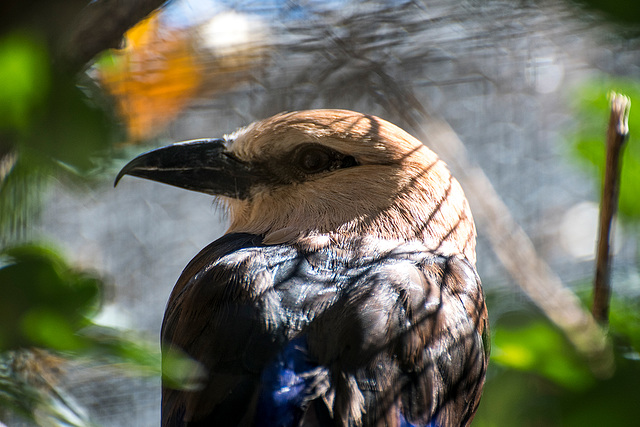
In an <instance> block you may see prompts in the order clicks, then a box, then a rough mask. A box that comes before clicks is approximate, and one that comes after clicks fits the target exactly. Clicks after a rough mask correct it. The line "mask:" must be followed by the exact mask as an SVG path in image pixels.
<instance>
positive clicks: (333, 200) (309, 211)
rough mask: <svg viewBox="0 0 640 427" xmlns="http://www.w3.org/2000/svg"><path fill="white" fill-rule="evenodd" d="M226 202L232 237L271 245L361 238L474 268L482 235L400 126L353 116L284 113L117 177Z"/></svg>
mask: <svg viewBox="0 0 640 427" xmlns="http://www.w3.org/2000/svg"><path fill="white" fill-rule="evenodd" d="M124 175H133V176H137V177H142V178H147V179H151V180H155V181H159V182H163V183H166V184H170V185H175V186H178V187H182V188H186V189H189V190H195V191H200V192H203V193H207V194H211V195H214V196H218V197H220V198H221V200H222V201H223V202H225V204H226V205H227V206H228V208H229V213H230V218H231V226H230V228H229V231H228V232H248V233H253V234H259V235H263V236H264V242H265V243H285V242H290V243H295V242H304V241H307V242H311V241H313V242H315V243H314V244H316V245H320V246H321V245H322V244H323V242H327V243H328V242H330V241H334V242H336V241H337V242H339V241H343V240H344V239H345V238H349V237H353V236H373V237H380V238H385V239H392V240H402V241H408V240H419V241H422V242H424V243H425V244H426V245H427V247H431V248H433V249H439V250H441V251H442V252H445V253H461V254H464V255H465V256H466V257H467V258H468V259H469V260H470V261H471V262H472V263H473V262H475V227H474V224H473V219H472V217H471V212H470V210H469V206H468V204H467V200H466V198H465V196H464V194H463V192H462V189H461V188H460V185H459V184H458V182H457V181H456V180H455V179H454V178H453V177H452V176H451V174H450V172H449V170H448V169H447V167H446V165H445V164H444V162H443V161H442V160H440V159H439V158H438V157H437V156H436V154H435V153H433V152H432V151H431V150H429V149H428V148H427V147H426V146H425V145H424V144H422V143H421V142H420V141H418V140H417V139H415V138H414V137H412V136H411V135H409V134H408V133H407V132H405V131H404V130H402V129H400V128H399V127H397V126H395V125H393V124H391V123H389V122H387V121H385V120H382V119H380V118H378V117H375V116H370V115H365V114H360V113H355V112H352V111H345V110H310V111H299V112H293V113H283V114H279V115H276V116H274V117H271V118H268V119H265V120H262V121H259V122H255V123H253V124H251V125H249V126H247V127H245V128H243V129H240V130H238V131H237V132H235V133H233V134H231V135H228V136H225V137H224V138H221V139H206V140H196V141H187V142H183V143H178V144H173V145H170V146H167V147H164V148H160V149H157V150H153V151H150V152H148V153H145V154H142V155H140V156H139V157H137V158H135V159H134V160H132V161H131V162H129V163H128V164H127V165H126V166H125V167H124V168H123V169H122V170H121V171H120V173H119V174H118V177H117V178H116V183H117V182H118V181H119V180H120V178H122V176H124Z"/></svg>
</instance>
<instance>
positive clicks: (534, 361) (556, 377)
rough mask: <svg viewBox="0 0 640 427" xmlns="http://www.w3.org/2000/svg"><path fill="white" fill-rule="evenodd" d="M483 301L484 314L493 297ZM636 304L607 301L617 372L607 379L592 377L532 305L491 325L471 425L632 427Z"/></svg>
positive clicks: (638, 365)
mask: <svg viewBox="0 0 640 427" xmlns="http://www.w3.org/2000/svg"><path fill="white" fill-rule="evenodd" d="M487 297H488V300H489V304H490V307H489V309H490V312H491V308H492V306H494V305H495V304H498V305H499V304H500V303H499V302H496V298H499V296H496V295H491V294H489V295H487ZM639 304H640V298H616V299H614V300H613V301H612V304H611V314H612V316H611V324H610V336H611V338H612V341H613V345H614V352H615V357H616V360H615V363H616V370H615V372H614V373H613V375H612V376H611V377H610V378H598V377H596V376H594V375H593V374H592V372H591V371H590V370H589V368H588V366H587V365H586V363H585V362H584V361H583V360H582V359H581V358H580V356H579V355H578V354H577V353H576V351H575V350H574V349H573V347H572V346H571V344H570V343H569V341H568V340H567V339H566V338H565V337H564V335H563V334H562V333H561V332H560V331H559V330H558V329H556V327H555V326H554V325H552V324H551V323H550V322H549V321H548V320H547V319H546V318H545V317H544V315H543V314H542V313H541V312H539V311H538V310H537V309H536V307H534V306H533V305H524V306H522V307H519V308H518V309H517V310H513V311H508V312H506V313H505V314H504V315H501V316H498V317H497V318H493V319H492V326H493V337H492V356H491V362H490V364H489V372H488V375H487V382H486V386H485V391H484V394H483V396H482V401H481V404H480V409H479V410H478V414H477V415H476V418H475V421H474V423H473V425H474V426H475V427H502V426H524V427H527V426H532V427H533V426H549V427H554V426H567V427H569V426H575V427H579V426H580V427H581V426H587V425H606V426H634V425H636V424H637V412H638V410H637V396H638V385H639V384H640V353H639V351H640V346H638V344H640V341H638V340H639V339H640V331H639V330H638V328H639V327H640V322H638V316H640V314H639V313H640V311H639V308H640V306H639ZM498 311H499V310H498ZM630 332H631V333H630Z"/></svg>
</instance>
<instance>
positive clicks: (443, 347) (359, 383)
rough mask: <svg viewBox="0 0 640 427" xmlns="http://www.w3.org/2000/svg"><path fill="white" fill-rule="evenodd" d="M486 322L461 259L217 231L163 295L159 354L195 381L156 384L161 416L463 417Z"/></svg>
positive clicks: (473, 393) (439, 420)
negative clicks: (189, 385)
mask: <svg viewBox="0 0 640 427" xmlns="http://www.w3.org/2000/svg"><path fill="white" fill-rule="evenodd" d="M486 325H487V318H486V309H485V306H484V298H483V295H482V290H481V288H480V283H479V280H478V278H477V275H476V274H475V271H474V269H473V267H472V266H471V265H470V264H469V263H468V262H466V261H465V260H464V259H462V258H457V257H444V256H440V255H437V254H434V253H431V252H429V251H427V250H426V249H425V248H424V247H422V246H421V245H419V244H405V245H396V246H392V245H390V244H389V242H377V241H371V240H366V241H365V240H363V241H361V242H356V243H354V244H353V245H351V246H350V247H341V248H333V249H332V248H328V249H323V250H320V251H316V252H309V251H305V250H303V249H300V248H295V247H292V246H288V245H276V246H263V245H262V244H261V243H260V238H259V237H256V236H251V235H246V234H239V235H228V236H225V237H223V238H222V239H220V240H218V241H216V242H214V243H213V244H211V245H209V246H208V247H207V248H205V249H204V250H203V251H202V252H201V253H200V254H199V255H198V256H197V257H196V258H195V259H194V260H193V261H192V262H191V263H190V264H189V265H188V266H187V268H186V269H185V271H184V273H183V275H182V276H181V278H180V280H179V281H178V283H177V284H176V287H175V289H174V292H173V294H172V296H171V299H170V301H169V304H168V307H167V312H166V314H165V321H164V325H163V353H164V354H166V353H167V352H168V351H169V349H170V348H178V349H181V350H182V351H184V352H186V353H187V354H188V355H190V356H191V357H192V358H194V359H195V360H197V361H198V362H200V363H201V364H202V365H203V367H204V368H205V370H206V372H207V379H206V381H205V384H204V386H203V388H201V389H199V390H196V391H178V390H172V389H170V388H164V389H163V424H164V425H171V426H174V425H176V426H177V425H183V424H182V423H183V420H186V421H189V424H188V425H214V424H215V425H364V426H369V425H372V426H373V425H389V426H394V425H427V424H429V423H430V422H432V421H435V423H436V424H437V425H440V426H449V425H455V426H459V425H466V424H468V423H470V421H471V418H472V417H473V414H474V413H475V410H476V408H477V404H478V400H479V396H480V390H481V388H482V383H483V381H484V373H485V369H486V362H487V357H488V356H487V354H486V352H485V349H484V347H483V333H484V331H485V329H486V327H487V326H486ZM287 413H288V414H287Z"/></svg>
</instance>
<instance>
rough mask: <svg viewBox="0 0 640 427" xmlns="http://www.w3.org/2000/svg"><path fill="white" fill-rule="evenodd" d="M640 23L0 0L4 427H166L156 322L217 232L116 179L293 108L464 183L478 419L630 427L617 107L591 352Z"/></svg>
mask: <svg viewBox="0 0 640 427" xmlns="http://www.w3.org/2000/svg"><path fill="white" fill-rule="evenodd" d="M125 3H126V4H125ZM639 23H640V4H638V3H635V2H633V1H632V0H630V1H624V0H612V1H608V2H604V1H598V0H585V1H583V2H577V1H569V0H521V1H506V0H503V1H499V0H484V1H477V0H466V1H462V0H460V1H459V0H455V1H452V0H425V1H402V0H395V1H383V0H379V1H333V0H329V1H326V0H325V1H315V0H309V1H292V0H290V1H284V0H247V1H233V0H222V1H216V0H173V1H169V2H163V1H161V0H155V1H153V0H131V1H129V2H110V1H106V0H99V1H92V2H89V1H86V0H85V1H80V0H71V1H67V0H65V1H62V0H58V1H51V0H30V1H25V2H17V1H13V2H5V3H3V5H2V6H0V426H4V425H6V426H23V425H24V426H31V425H44V426H57V425H78V426H124V425H126V426H154V425H158V424H159V419H160V412H159V407H160V406H159V405H160V366H159V365H160V356H159V331H160V326H161V322H162V314H163V311H164V306H165V303H166V300H167V298H168V296H169V293H170V291H171V288H172V287H173V284H174V283H175V280H176V279H177V277H178V276H179V274H180V272H181V271H182V268H183V267H184V266H185V265H186V264H187V263H188V261H189V260H190V259H191V258H192V257H193V256H194V255H195V254H196V253H197V252H198V251H199V250H200V249H201V248H202V247H204V246H205V245H207V244H208V243H209V242H211V241H213V240H214V239H216V238H217V237H219V236H220V235H221V234H222V233H224V231H225V228H226V219H225V217H224V215H223V212H220V210H219V209H218V208H217V207H216V205H215V203H214V202H213V201H212V199H211V198H210V197H209V196H206V195H203V194H198V193H191V192H188V191H184V190H179V189H175V188H172V187H168V186H163V185H160V184H157V183H152V182H145V181H143V180H138V179H134V178H130V177H128V178H125V179H123V180H122V182H121V183H120V184H119V185H118V188H117V189H114V188H113V180H114V178H115V175H116V173H117V171H118V170H119V169H120V168H121V167H122V166H123V165H124V164H125V163H126V162H127V161H128V160H130V159H131V158H133V157H134V156H136V155H137V154H139V153H141V152H143V151H145V150H148V149H151V148H154V147H157V146H161V145H166V144H168V143H170V142H174V141H179V140H186V139H193V138H201V137H217V136H222V135H223V134H226V133H230V132H232V131H234V130H235V129H237V128H238V127H241V126H245V125H247V124H249V123H250V122H252V121H254V120H256V119H261V118H265V117H268V116H270V115H273V114H275V113H278V112H281V111H286V110H289V111H291V110H299V109H308V108H346V109H352V110H357V111H360V112H363V113H367V114H375V115H378V116H380V117H382V118H384V119H387V120H389V121H391V122H393V123H395V124H397V125H399V126H401V127H403V128H404V129H406V130H407V131H409V132H410V133H412V134H413V135H415V136H416V137H418V138H419V139H421V140H422V141H423V142H425V143H426V144H427V145H429V146H430V147H432V148H433V149H434V151H436V152H437V153H439V154H440V155H441V157H443V158H444V159H445V161H447V163H448V164H449V166H450V168H451V169H452V170H453V172H454V175H456V176H457V177H458V178H459V180H460V181H461V183H462V186H463V188H465V190H466V192H467V195H468V196H469V199H470V202H471V207H472V210H473V212H474V215H475V218H476V222H477V225H478V232H479V237H478V239H479V246H478V269H479V274H480V276H481V278H482V281H483V285H484V288H485V293H486V296H487V300H488V308H489V313H490V320H491V328H492V358H491V363H490V367H489V372H488V376H487V383H486V387H485V394H484V397H483V399H482V401H481V405H480V409H479V412H478V414H477V416H476V419H475V421H474V425H475V426H496V427H500V426H543V425H544V426H584V425H611V426H632V425H638V409H637V406H638V396H639V395H640V394H639V393H640V390H639V388H640V353H639V351H640V271H639V265H640V254H639V253H638V239H639V237H640V227H639V226H640V141H639V140H638V139H637V137H635V135H634V131H635V130H636V129H639V128H640V110H639V109H638V108H637V107H635V110H634V107H633V105H632V108H631V112H630V118H629V127H630V129H631V138H630V139H629V141H628V143H627V146H626V148H625V151H624V158H623V162H622V163H623V169H622V180H621V190H620V205H619V212H618V217H617V219H616V222H615V232H614V245H613V252H614V261H613V270H612V284H613V296H612V300H611V311H610V321H609V325H608V326H607V327H606V329H605V332H606V337H607V340H606V341H605V340H604V335H603V334H602V331H601V330H600V329H599V328H597V327H596V326H595V324H594V322H593V319H592V318H591V317H590V314H589V307H590V306H591V303H592V302H591V301H592V298H593V296H592V288H593V285H592V283H593V276H594V270H595V266H594V263H595V261H594V253H595V245H596V234H597V219H598V204H599V200H600V192H601V182H602V174H603V165H604V158H605V134H606V129H607V123H608V120H609V105H608V100H607V94H608V92H609V91H611V90H615V91H618V92H621V93H624V94H626V95H628V96H629V97H630V98H631V99H632V102H637V101H636V100H638V99H640V38H639V36H640V32H639V31H638V29H639V27H638V24H639ZM522 230H523V231H524V232H525V233H526V235H525V234H522V233H521V231H522ZM510 236H518V239H515V238H513V239H512V238H510ZM523 236H524V240H522V239H520V237H523ZM526 236H528V239H527V238H526ZM514 259H515V260H517V262H515V263H514V262H512V261H513V260H514ZM510 260H511V262H510ZM523 260H528V261H529V262H524V261H523ZM513 264H515V266H514V265H513ZM525 264H527V265H525ZM529 264H531V265H529Z"/></svg>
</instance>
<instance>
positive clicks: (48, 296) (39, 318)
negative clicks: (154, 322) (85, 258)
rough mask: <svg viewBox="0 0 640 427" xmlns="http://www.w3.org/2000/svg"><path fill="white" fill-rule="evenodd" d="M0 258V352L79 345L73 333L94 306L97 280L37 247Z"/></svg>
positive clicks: (64, 348) (15, 248)
mask: <svg viewBox="0 0 640 427" xmlns="http://www.w3.org/2000/svg"><path fill="white" fill-rule="evenodd" d="M0 260H2V263H3V264H4V265H2V266H1V267H0V283H2V288H1V289H0V294H1V297H0V351H6V350H11V349H18V348H21V347H31V346H36V347H44V348H50V349H54V350H59V351H67V350H78V349H80V348H82V347H85V346H86V343H83V342H82V340H81V339H80V338H79V336H78V335H77V331H78V330H80V329H81V328H83V327H85V326H87V322H88V320H87V319H88V317H89V316H90V315H91V314H93V313H95V312H96V311H97V310H98V308H99V288H100V282H99V280H98V279H97V278H96V277H93V276H91V275H89V274H87V273H85V272H80V271H76V270H73V269H71V268H70V267H69V266H68V265H67V264H66V263H65V262H64V260H62V258H61V257H60V256H59V255H58V254H56V253H55V252H54V251H53V250H51V249H47V248H43V247H42V246H36V245H22V246H13V247H11V248H7V249H5V250H3V251H1V252H0Z"/></svg>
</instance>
